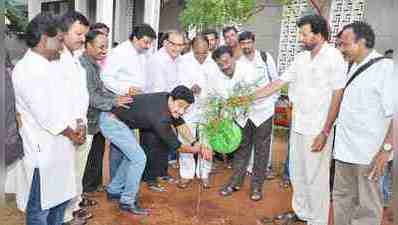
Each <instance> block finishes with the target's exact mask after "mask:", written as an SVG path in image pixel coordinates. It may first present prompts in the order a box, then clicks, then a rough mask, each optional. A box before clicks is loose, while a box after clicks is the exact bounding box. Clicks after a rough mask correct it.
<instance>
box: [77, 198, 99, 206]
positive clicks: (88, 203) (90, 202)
mask: <svg viewBox="0 0 398 225" xmlns="http://www.w3.org/2000/svg"><path fill="white" fill-rule="evenodd" d="M96 205H98V202H97V201H95V200H92V199H89V198H83V200H82V201H81V202H80V203H79V206H80V207H82V208H87V207H93V206H96Z"/></svg>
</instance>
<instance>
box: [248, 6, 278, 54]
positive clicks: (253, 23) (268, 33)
mask: <svg viewBox="0 0 398 225" xmlns="http://www.w3.org/2000/svg"><path fill="white" fill-rule="evenodd" d="M281 19H282V6H281V5H280V4H275V3H273V1H272V0H267V1H266V7H265V8H264V10H262V11H261V12H259V13H258V14H256V15H255V16H254V17H253V18H252V19H250V20H249V21H248V22H247V23H246V24H244V25H243V30H249V31H252V32H254V33H255V34H256V47H257V48H259V49H262V50H265V51H267V52H269V53H270V54H271V55H272V56H273V58H274V60H275V62H276V61H277V58H278V51H279V39H280V38H279V37H280V32H281Z"/></svg>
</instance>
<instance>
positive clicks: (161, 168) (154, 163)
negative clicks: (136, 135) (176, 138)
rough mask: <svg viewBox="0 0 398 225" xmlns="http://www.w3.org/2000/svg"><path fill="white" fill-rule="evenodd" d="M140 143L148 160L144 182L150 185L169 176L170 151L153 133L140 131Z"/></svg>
mask: <svg viewBox="0 0 398 225" xmlns="http://www.w3.org/2000/svg"><path fill="white" fill-rule="evenodd" d="M140 142H141V146H142V148H143V149H144V151H145V154H146V158H147V162H146V166H145V170H144V175H143V180H144V181H146V182H148V183H151V182H156V179H157V177H161V176H166V175H167V170H168V167H169V163H168V155H169V149H168V147H167V145H166V144H164V143H163V142H162V141H161V139H160V137H159V136H158V135H156V134H155V133H153V132H151V131H140Z"/></svg>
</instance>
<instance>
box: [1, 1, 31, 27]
mask: <svg viewBox="0 0 398 225" xmlns="http://www.w3.org/2000/svg"><path fill="white" fill-rule="evenodd" d="M5 16H6V18H7V19H8V20H9V22H10V24H8V28H9V29H10V30H11V31H15V32H17V33H23V32H24V30H25V27H26V25H27V24H28V16H27V14H26V12H25V10H24V8H23V7H20V6H18V4H17V2H16V1H15V0H6V1H5Z"/></svg>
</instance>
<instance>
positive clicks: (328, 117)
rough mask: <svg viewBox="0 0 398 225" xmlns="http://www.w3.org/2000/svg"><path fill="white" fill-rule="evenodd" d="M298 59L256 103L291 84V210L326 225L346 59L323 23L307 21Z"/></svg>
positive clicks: (302, 23)
mask: <svg viewBox="0 0 398 225" xmlns="http://www.w3.org/2000/svg"><path fill="white" fill-rule="evenodd" d="M298 27H299V28H300V42H301V43H302V44H303V47H304V49H305V50H306V51H303V52H302V53H299V54H298V55H297V56H296V58H295V59H294V61H293V62H292V64H291V65H290V67H289V68H288V69H287V71H285V72H284V73H283V74H282V76H281V77H280V79H278V80H276V81H273V82H272V83H271V85H268V86H266V87H265V88H263V89H260V90H258V92H257V97H263V96H269V95H270V94H271V93H273V92H275V91H276V90H279V89H280V88H282V87H283V86H284V85H285V84H290V86H289V87H293V89H294V92H293V93H289V97H291V100H292V102H293V112H292V128H291V129H292V131H291V135H290V145H289V147H290V149H289V154H290V155H289V157H290V158H289V160H290V161H289V167H290V176H291V183H292V186H293V200H292V207H293V210H294V212H295V213H296V215H297V217H298V218H300V219H301V220H305V221H307V224H309V225H326V224H328V218H329V205H330V186H329V179H330V178H329V170H330V160H331V146H332V145H331V138H330V137H331V136H333V135H330V133H331V130H332V127H333V123H334V120H335V119H336V116H337V112H338V107H339V104H340V101H341V98H342V93H343V88H344V86H345V82H346V75H345V73H346V63H345V62H344V59H343V56H342V54H341V53H340V52H339V51H338V50H337V49H335V48H334V47H332V46H330V45H329V44H327V41H326V40H327V39H328V35H329V33H328V28H327V22H326V20H325V19H324V18H322V17H320V16H316V15H311V16H304V17H302V18H301V19H300V20H299V22H298Z"/></svg>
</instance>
